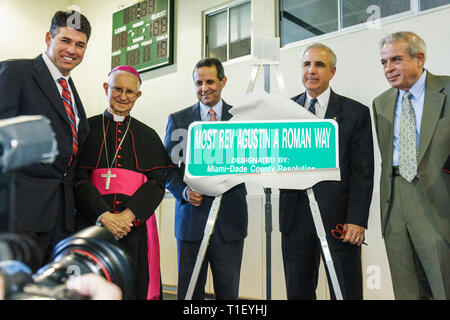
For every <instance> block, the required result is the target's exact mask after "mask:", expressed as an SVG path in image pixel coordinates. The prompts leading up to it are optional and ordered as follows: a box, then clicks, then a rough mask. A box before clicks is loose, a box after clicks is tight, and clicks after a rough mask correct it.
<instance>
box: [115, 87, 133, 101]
mask: <svg viewBox="0 0 450 320" xmlns="http://www.w3.org/2000/svg"><path fill="white" fill-rule="evenodd" d="M109 87H110V88H111V90H112V93H113V94H114V95H116V96H120V95H122V93H123V92H125V94H126V95H127V97H128V98H129V99H134V98H136V97H137V95H138V94H137V92H134V91H131V90H128V89H124V88H119V87H111V86H109Z"/></svg>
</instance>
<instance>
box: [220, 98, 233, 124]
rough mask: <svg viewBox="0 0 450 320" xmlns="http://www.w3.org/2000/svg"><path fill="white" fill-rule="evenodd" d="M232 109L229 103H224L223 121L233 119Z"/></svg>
mask: <svg viewBox="0 0 450 320" xmlns="http://www.w3.org/2000/svg"><path fill="white" fill-rule="evenodd" d="M230 109H231V106H230V105H229V104H228V103H226V102H225V101H223V107H222V119H221V120H222V121H228V120H230V119H231V118H232V117H233V115H232V114H231V113H230Z"/></svg>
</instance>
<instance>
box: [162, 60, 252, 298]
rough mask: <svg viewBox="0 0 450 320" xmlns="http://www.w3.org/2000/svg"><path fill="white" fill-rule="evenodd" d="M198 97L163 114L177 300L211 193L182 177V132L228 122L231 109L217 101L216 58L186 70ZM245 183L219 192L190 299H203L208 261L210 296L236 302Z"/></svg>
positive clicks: (219, 74) (220, 82) (221, 83)
mask: <svg viewBox="0 0 450 320" xmlns="http://www.w3.org/2000/svg"><path fill="white" fill-rule="evenodd" d="M192 78H193V80H194V88H195V93H196V95H197V99H198V101H197V102H196V103H195V104H193V105H192V106H190V107H187V108H184V109H182V110H180V111H177V112H175V113H172V114H170V115H169V119H168V122H167V127H166V137H165V139H164V144H165V147H166V149H167V151H168V153H169V155H170V157H171V160H172V162H173V164H174V165H175V166H173V167H171V168H169V169H168V170H166V187H167V189H168V190H169V191H170V192H171V193H172V194H173V196H174V197H175V199H176V204H175V237H176V238H177V249H178V252H177V253H178V292H177V297H178V299H179V300H181V299H185V298H186V293H187V290H188V287H189V283H190V280H191V277H192V273H193V269H194V266H195V262H196V258H197V254H198V251H199V248H200V244H201V241H202V238H203V233H204V230H205V225H206V223H207V219H208V214H209V211H210V209H211V205H212V203H213V200H214V197H210V196H206V195H203V194H201V193H199V192H197V191H195V190H192V189H191V188H190V187H189V186H188V185H187V184H186V183H185V182H184V181H183V177H184V170H185V164H184V163H183V157H184V156H185V155H186V153H185V152H186V151H185V150H186V149H185V147H186V140H185V139H184V138H183V135H180V132H183V131H184V132H187V129H188V127H189V125H190V124H191V123H192V122H194V121H218V120H220V121H228V120H230V119H231V117H232V115H231V113H230V112H229V110H230V109H231V108H232V106H230V105H229V104H227V103H226V102H225V101H223V99H222V89H223V88H224V87H225V85H226V83H227V77H226V76H225V71H224V68H223V65H222V63H221V62H220V61H219V60H218V59H216V58H204V59H201V60H200V61H198V62H197V63H196V65H195V67H194V70H193V72H192ZM246 195H247V191H246V188H245V184H243V183H241V184H239V185H237V186H234V187H233V188H231V189H230V190H228V191H227V192H225V193H224V194H223V197H222V200H221V203H220V209H219V212H218V216H217V222H216V224H215V226H214V232H213V234H212V235H211V238H210V241H209V246H208V249H207V251H206V253H205V258H204V262H203V264H202V267H201V270H200V274H199V276H198V281H197V284H196V286H195V289H194V292H193V295H192V299H193V300H202V299H204V298H205V283H206V277H207V269H208V265H210V266H211V271H212V275H213V282H214V294H215V298H216V300H236V299H238V297H239V283H240V274H241V263H242V254H243V250H244V239H245V237H246V236H247V225H248V212H247V201H246Z"/></svg>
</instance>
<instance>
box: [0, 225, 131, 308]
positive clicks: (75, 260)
mask: <svg viewBox="0 0 450 320" xmlns="http://www.w3.org/2000/svg"><path fill="white" fill-rule="evenodd" d="M24 240H25V241H24ZM2 248H3V249H2ZM5 252H6V253H5ZM37 252H39V251H36V250H35V247H34V243H33V241H30V239H27V238H26V237H23V236H20V235H14V237H11V235H10V234H0V273H2V274H3V275H5V297H6V299H7V300H36V299H52V300H53V299H56V300H74V299H84V298H85V297H83V296H81V295H78V294H76V293H74V292H73V291H71V290H68V289H67V288H66V286H65V283H66V282H67V280H68V279H69V278H70V277H72V276H79V275H82V274H86V273H94V274H97V275H99V276H102V277H104V278H105V279H106V280H108V281H109V282H112V283H115V284H116V285H118V286H119V287H120V288H121V289H122V293H123V299H125V300H127V299H131V298H132V297H133V295H134V290H135V287H136V286H135V278H134V275H135V265H134V262H133V261H132V259H131V258H130V257H129V256H128V255H127V254H126V253H125V251H124V250H123V249H122V248H121V247H120V246H119V245H118V242H117V241H116V240H115V239H114V236H113V235H112V234H111V232H109V231H108V230H107V229H105V228H104V227H99V226H92V227H89V228H86V229H84V230H82V231H80V232H78V233H76V234H74V235H73V236H71V237H68V238H66V239H64V240H61V241H60V242H59V243H58V244H57V245H56V246H55V248H54V250H53V258H52V262H50V263H49V264H47V265H45V266H43V267H42V268H40V269H39V270H38V271H37V272H36V273H35V274H32V271H31V269H30V268H29V267H28V266H27V265H28V264H29V263H30V264H32V263H33V261H34V260H35V259H36V253H37ZM2 256H7V257H8V258H9V259H8V260H5V261H2Z"/></svg>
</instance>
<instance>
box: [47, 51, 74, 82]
mask: <svg viewBox="0 0 450 320" xmlns="http://www.w3.org/2000/svg"><path fill="white" fill-rule="evenodd" d="M42 59H43V60H44V63H45V65H46V66H47V68H48V70H49V71H50V74H51V75H52V78H53V80H54V81H55V82H56V81H58V79H59V78H64V79H66V81H67V83H68V82H69V78H70V73H69V75H68V76H63V75H62V73H61V71H59V70H58V68H57V67H56V66H55V64H54V63H53V61H52V60H50V58H49V57H48V55H47V52H44V53H43V54H42Z"/></svg>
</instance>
